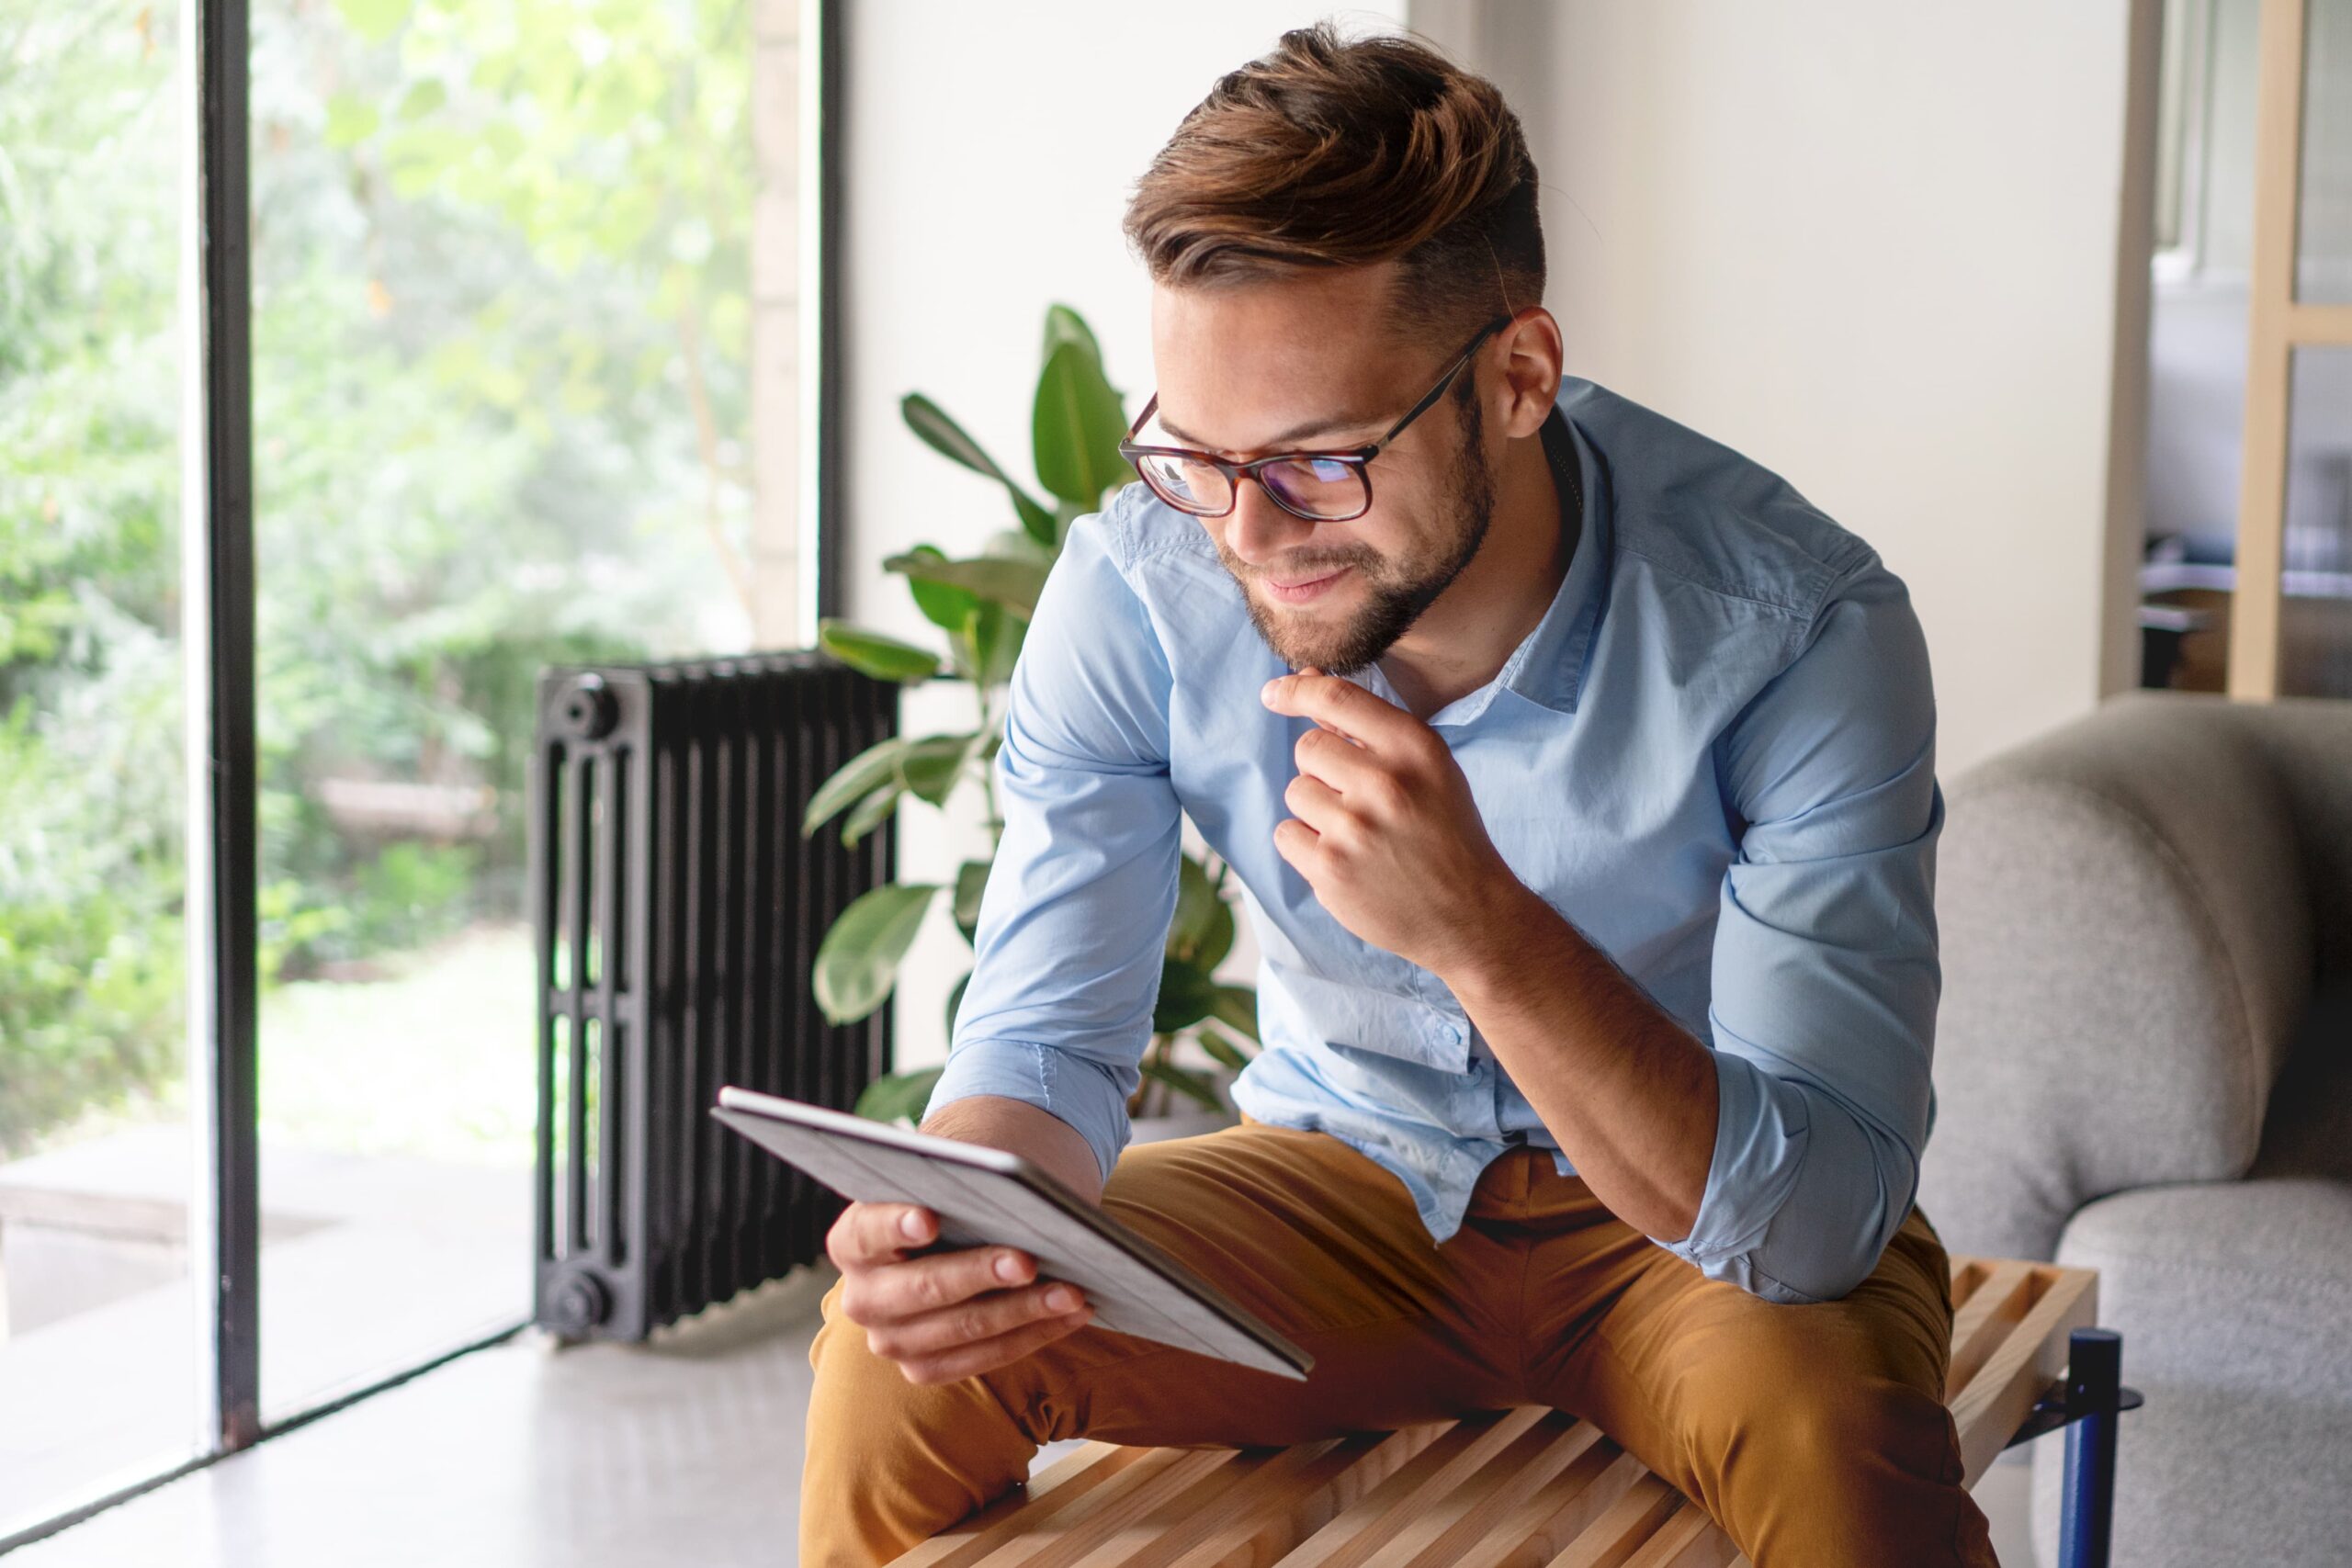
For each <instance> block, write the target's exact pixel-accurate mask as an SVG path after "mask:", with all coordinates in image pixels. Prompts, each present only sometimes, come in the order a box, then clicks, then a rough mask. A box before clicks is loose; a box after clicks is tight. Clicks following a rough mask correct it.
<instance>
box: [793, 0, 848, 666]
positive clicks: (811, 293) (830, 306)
mask: <svg viewBox="0 0 2352 1568" xmlns="http://www.w3.org/2000/svg"><path fill="white" fill-rule="evenodd" d="M847 9H848V6H847V4H846V0H802V5H801V15H802V17H804V18H806V20H805V22H804V24H803V25H804V26H805V27H806V28H809V31H811V32H812V33H813V34H814V35H815V36H814V37H813V39H802V48H804V49H809V48H813V49H814V50H815V51H816V59H815V62H814V69H813V71H812V72H811V73H810V74H809V78H804V80H810V79H813V82H814V91H815V93H816V97H817V101H816V103H815V104H814V105H812V106H810V107H809V110H808V111H807V112H806V113H805V114H804V116H803V119H804V123H807V124H809V125H812V126H813V127H814V128H815V130H814V138H815V141H816V146H815V147H814V148H813V149H812V150H811V152H810V153H809V161H810V162H812V163H813V164H815V165H816V166H815V170H814V174H813V183H814V185H815V186H816V200H815V203H814V204H813V207H812V208H810V209H808V210H805V211H803V212H802V213H801V216H800V220H801V222H802V223H803V224H804V225H808V226H813V228H814V229H815V233H814V234H813V235H811V236H810V237H809V242H808V246H809V248H808V251H807V253H806V254H809V255H811V256H813V258H814V264H813V265H815V268H816V276H814V277H804V278H802V279H801V280H800V298H801V299H804V300H810V301H814V303H815V308H816V312H817V320H816V323H815V336H816V347H815V360H816V367H817V396H816V406H815V408H814V409H813V410H812V411H811V413H812V416H813V421H814V429H815V434H816V450H815V451H813V452H804V453H802V454H801V457H800V460H801V462H802V464H803V465H808V464H814V465H815V466H816V467H815V482H814V483H813V485H812V486H811V487H810V493H812V494H813V496H814V505H813V507H812V508H811V510H812V511H813V513H814V515H813V516H812V517H810V518H809V519H807V520H805V521H804V522H803V523H802V525H801V549H802V551H803V553H804V555H808V556H813V557H814V569H813V570H811V569H810V567H809V565H808V564H807V563H806V562H804V564H803V566H802V570H804V571H809V572H810V575H811V577H812V578H813V579H814V581H815V592H814V595H813V597H814V598H815V600H816V603H815V604H814V605H813V606H809V605H805V604H804V606H803V608H802V612H801V614H802V620H801V635H802V636H804V637H815V636H816V635H817V619H818V618H822V617H825V616H830V615H841V614H842V613H843V606H844V605H845V604H847V602H848V601H847V598H846V595H845V592H844V590H843V588H842V563H843V562H844V561H845V560H846V559H847V558H848V555H849V552H848V551H847V550H844V549H841V548H837V547H836V546H837V545H838V543H839V540H840V535H841V522H840V519H841V516H842V474H844V473H845V472H847V471H848V463H847V460H846V456H845V453H844V451H843V448H842V234H844V233H846V232H847V230H846V228H845V227H844V224H845V222H846V220H845V218H844V216H843V212H842V202H843V200H844V197H845V190H846V186H847V182H846V181H845V180H844V179H843V178H842V170H843V169H845V168H846V167H847V166H848V158H847V156H846V154H845V153H844V152H843V151H842V124H843V123H844V121H845V120H846V119H847V118H848V116H847V115H846V114H845V113H844V112H843V111H842V79H843V77H842V72H843V69H844V68H843V65H842V50H843V48H844V47H845V45H844V41H843V34H844V32H845V30H846V29H845V27H844V22H845V19H846V18H845V17H844V13H845V12H846V11H847ZM803 341H804V342H805V341H806V339H805V338H804V340H803ZM811 609H813V610H814V612H815V618H812V617H811V616H810V615H809V611H810V610H811Z"/></svg>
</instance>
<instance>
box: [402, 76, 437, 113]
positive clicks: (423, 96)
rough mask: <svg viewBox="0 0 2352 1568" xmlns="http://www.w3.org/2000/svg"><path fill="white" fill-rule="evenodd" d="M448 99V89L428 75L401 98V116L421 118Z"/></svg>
mask: <svg viewBox="0 0 2352 1568" xmlns="http://www.w3.org/2000/svg"><path fill="white" fill-rule="evenodd" d="M448 101H449V89H448V88H447V87H445V86H443V85H441V84H440V83H439V82H437V81H435V80H434V79H433V78H431V77H429V76H428V77H426V78H425V79H424V81H422V82H419V83H418V84H417V85H415V86H413V87H411V88H410V89H409V90H408V96H406V97H404V98H402V99H401V109H400V114H401V118H402V119H423V118H424V117H425V116H426V115H429V114H433V113H435V112H437V111H438V110H439V109H440V107H441V106H442V105H444V104H446V103H447V102H448Z"/></svg>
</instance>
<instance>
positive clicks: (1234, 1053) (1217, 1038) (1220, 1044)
mask: <svg viewBox="0 0 2352 1568" xmlns="http://www.w3.org/2000/svg"><path fill="white" fill-rule="evenodd" d="M1193 1038H1194V1039H1196V1040H1198V1041H1199V1042H1200V1043H1201V1049H1202V1050H1204V1051H1206V1052H1207V1053H1208V1054H1209V1055H1211V1056H1212V1057H1214V1058H1215V1059H1216V1063H1217V1065H1218V1066H1224V1067H1230V1068H1232V1069H1233V1070H1234V1071H1235V1072H1237V1073H1238V1072H1239V1071H1240V1070H1241V1069H1242V1068H1244V1067H1246V1066H1249V1065H1250V1057H1249V1055H1248V1053H1246V1052H1244V1051H1243V1050H1242V1049H1241V1047H1240V1046H1238V1045H1236V1044H1235V1043H1233V1042H1232V1041H1230V1040H1228V1039H1227V1038H1226V1037H1225V1033H1224V1032H1223V1031H1222V1030H1216V1029H1211V1028H1210V1027H1209V1026H1208V1025H1207V1024H1205V1023H1204V1024H1202V1025H1201V1026H1200V1027H1199V1028H1198V1029H1196V1030H1194V1031H1193Z"/></svg>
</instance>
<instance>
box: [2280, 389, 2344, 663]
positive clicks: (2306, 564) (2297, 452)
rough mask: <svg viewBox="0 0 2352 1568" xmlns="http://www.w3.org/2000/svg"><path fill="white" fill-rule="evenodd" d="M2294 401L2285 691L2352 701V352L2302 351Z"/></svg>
mask: <svg viewBox="0 0 2352 1568" xmlns="http://www.w3.org/2000/svg"><path fill="white" fill-rule="evenodd" d="M2290 395H2291V397H2292V399H2293V400H2292V401H2291V402H2290V403H2289V404H2288V406H2287V539H2286V562H2285V565H2286V580H2285V583H2284V587H2285V598H2284V599H2283V601H2282V602H2281V604H2280V605H2279V612H2278V614H2279V619H2278V690H2279V692H2280V694H2282V695H2287V696H2307V697H2352V348H2299V349H2297V350H2295V355H2294V373H2293V389H2292V392H2291V394H2290Z"/></svg>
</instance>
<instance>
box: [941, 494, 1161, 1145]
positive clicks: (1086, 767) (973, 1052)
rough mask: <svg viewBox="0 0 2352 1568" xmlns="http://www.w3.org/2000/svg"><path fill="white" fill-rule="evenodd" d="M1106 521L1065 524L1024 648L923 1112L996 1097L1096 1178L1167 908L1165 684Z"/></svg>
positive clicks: (1131, 1068)
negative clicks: (994, 816) (972, 901)
mask: <svg viewBox="0 0 2352 1568" xmlns="http://www.w3.org/2000/svg"><path fill="white" fill-rule="evenodd" d="M1106 526H1107V525H1106V523H1105V521H1104V519H1103V518H1101V517H1085V518H1080V520H1079V521H1078V522H1077V523H1075V524H1073V525H1071V527H1070V530H1069V535H1068V536H1067V538H1066V540H1065V542H1064V545H1063V548H1062V553H1061V555H1060V557H1059V558H1057V560H1056V562H1055V564H1054V570H1053V571H1052V572H1051V574H1049V576H1048V577H1047V579H1046V586H1045V589H1044V591H1043V592H1042V593H1041V594H1040V595H1039V597H1038V601H1037V606H1036V610H1035V614H1034V615H1032V617H1031V619H1030V623H1029V630H1028V633H1027V635H1026V637H1024V638H1023V642H1022V647H1021V657H1020V659H1019V660H1018V661H1017V662H1016V663H1015V665H1014V668H1013V671H1012V681H1011V682H1010V684H1009V686H1008V688H1007V692H1006V697H1005V705H1004V729H1003V743H1002V745H1001V748H1000V750H998V752H997V756H996V760H995V762H994V764H993V767H994V773H995V780H996V788H997V808H998V812H999V815H1000V816H1001V818H1003V824H1004V826H1003V831H1002V835H1001V839H1000V840H999V842H998V846H997V853H996V861H995V864H994V867H993V869H992V870H991V871H990V873H989V880H988V886H987V889H986V891H985V892H984V893H983V894H982V896H981V899H980V908H979V911H978V923H977V925H976V926H975V928H974V933H973V948H974V960H973V970H972V976H971V979H970V981H969V983H968V984H967V986H966V987H965V989H964V995H963V998H962V1000H961V1001H960V1002H959V1003H958V1004H957V1008H956V1022H955V1029H954V1032H953V1037H952V1039H951V1040H950V1043H949V1047H948V1055H947V1065H946V1068H945V1070H944V1073H943V1074H942V1075H941V1077H940V1078H939V1081H938V1083H937V1084H936V1085H935V1086H934V1087H933V1089H932V1093H931V1099H930V1101H929V1103H928V1104H927V1105H926V1106H925V1108H924V1112H923V1114H924V1116H925V1118H928V1117H929V1116H930V1114H931V1113H932V1112H933V1111H937V1110H938V1109H939V1108H940V1107H941V1106H943V1105H945V1104H947V1103H948V1102H949V1101H951V1100H959V1099H962V1098H964V1097H965V1096H967V1095H974V1094H997V1095H1004V1096H1007V1097H1009V1098H1011V1099H1013V1100H1023V1101H1025V1102H1027V1103H1028V1104H1031V1105H1035V1106H1037V1107H1038V1108H1040V1109H1041V1110H1044V1111H1048V1112H1050V1113H1052V1114H1053V1115H1055V1116H1057V1117H1059V1118H1061V1120H1063V1121H1064V1122H1069V1124H1070V1125H1071V1126H1072V1127H1074V1128H1076V1129H1077V1130H1078V1131H1079V1132H1080V1134H1083V1135H1084V1137H1085V1139H1086V1141H1087V1143H1088V1144H1089V1145H1091V1147H1092V1148H1093V1150H1094V1157H1095V1159H1096V1161H1097V1162H1098V1163H1099V1164H1100V1165H1101V1167H1102V1170H1103V1178H1104V1179H1106V1180H1107V1179H1109V1177H1110V1174H1111V1167H1112V1165H1113V1164H1114V1162H1115V1161H1116V1160H1117V1159H1118V1157H1119V1151H1120V1150H1121V1149H1123V1148H1125V1146H1126V1142H1127V1136H1128V1132H1129V1128H1128V1122H1127V1097H1128V1096H1129V1095H1131V1094H1132V1093H1134V1091H1135V1089H1136V1084H1137V1083H1138V1082H1139V1081H1140V1079H1141V1071H1140V1066H1139V1064H1140V1063H1141V1061H1142V1057H1143V1051H1144V1047H1145V1046H1146V1044H1147V1043H1148V1042H1149V1040H1150V1038H1151V1017H1152V1009H1153V1006H1154V1004H1155V1003H1156V1002H1157V1001H1158V999H1159V975H1160V961H1161V954H1162V953H1163V952H1164V950H1165V948H1166V945H1167V940H1168V927H1169V921H1170V919H1171V918H1172V917H1173V916H1174V913H1175V908H1176V872H1177V856H1178V846H1179V843H1180V841H1181V839H1180V833H1181V821H1182V818H1181V811H1180V807H1179V806H1178V803H1177V799H1176V794H1175V790H1174V786H1173V785H1172V784H1171V783H1170V779H1169V772H1168V704H1169V692H1170V683H1171V682H1170V671H1169V668H1168V664H1167V661H1166V658H1165V655H1164V654H1163V652H1162V650H1161V648H1160V644H1159V637H1158V636H1157V634H1156V632H1155V631H1154V628H1153V626H1152V624H1151V621H1150V617H1149V615H1148V613H1147V611H1146V610H1145V608H1144V605H1143V604H1142V602H1141V601H1140V600H1139V599H1138V598H1137V597H1136V593H1135V592H1134V590H1133V588H1132V587H1131V586H1130V585H1129V584H1128V582H1127V581H1126V579H1125V577H1124V576H1123V575H1122V573H1121V571H1120V570H1119V567H1118V563H1117V562H1116V561H1115V560H1114V558H1113V557H1112V555H1111V553H1110V549H1109V543H1110V541H1109V540H1108V538H1107V536H1106V534H1105V529H1106Z"/></svg>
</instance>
